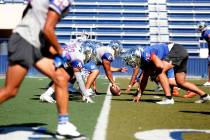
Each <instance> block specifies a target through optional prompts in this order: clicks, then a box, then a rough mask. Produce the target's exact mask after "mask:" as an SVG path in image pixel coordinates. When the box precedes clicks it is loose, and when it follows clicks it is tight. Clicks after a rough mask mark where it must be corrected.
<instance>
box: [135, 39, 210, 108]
mask: <svg viewBox="0 0 210 140" xmlns="http://www.w3.org/2000/svg"><path fill="white" fill-rule="evenodd" d="M134 55H135V57H134V58H135V59H137V62H138V63H137V64H139V65H140V64H141V65H142V68H147V69H146V70H144V72H143V73H142V74H143V76H142V79H141V83H140V90H139V92H138V94H137V96H141V93H142V92H143V91H144V89H145V87H146V84H147V80H148V77H149V75H150V74H151V72H152V71H154V70H155V71H156V72H157V74H158V79H159V80H160V83H161V85H162V87H163V90H164V92H165V95H166V97H165V98H163V100H162V101H159V102H157V103H158V104H174V100H173V98H172V96H171V93H170V86H169V81H168V78H167V76H166V72H167V71H168V70H169V69H171V68H174V74H175V80H176V83H177V85H178V86H179V87H180V88H184V89H187V90H189V91H193V92H195V93H197V94H198V95H200V100H198V101H195V103H204V102H206V101H209V100H210V96H209V95H208V94H206V93H205V92H204V91H202V90H201V89H199V88H198V87H197V86H196V85H194V84H193V83H190V82H187V81H186V79H185V78H186V71H187V60H188V53H187V50H186V49H185V48H184V47H183V46H181V45H179V44H174V43H172V42H170V43H168V44H164V43H163V44H154V45H152V46H148V47H146V48H144V49H143V50H142V49H138V50H136V51H135V52H134Z"/></svg>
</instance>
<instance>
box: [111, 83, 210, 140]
mask: <svg viewBox="0 0 210 140" xmlns="http://www.w3.org/2000/svg"><path fill="white" fill-rule="evenodd" d="M120 81H122V80H120ZM126 82H127V81H124V83H126ZM193 82H194V83H196V84H197V85H200V84H201V83H203V81H198V80H195V81H193ZM123 87H126V86H123ZM154 88H155V85H154V83H149V84H148V86H147V89H146V91H145V93H144V95H143V97H142V100H141V102H140V103H139V104H137V103H133V102H132V96H131V95H128V94H123V95H122V96H120V97H114V98H113V99H112V100H113V101H112V109H111V114H110V121H109V127H108V134H109V135H108V138H107V139H108V140H115V139H121V138H123V139H124V140H133V139H134V133H135V132H138V131H145V130H152V129H164V128H165V129H182V128H189V129H210V125H209V124H210V102H208V103H205V104H195V103H193V102H194V101H195V100H196V99H198V97H195V98H193V99H184V98H181V97H176V98H175V101H176V102H175V104H174V105H158V104H155V102H156V101H158V100H160V99H156V98H154V96H160V97H161V98H162V97H163V94H162V93H161V92H153V91H151V90H152V89H154ZM201 88H202V89H204V90H205V91H209V88H204V87H201ZM133 92H134V91H132V92H131V93H133ZM181 94H182V95H184V91H183V90H181ZM151 137H152V136H151ZM184 138H186V139H187V140H192V139H194V140H195V139H200V140H201V139H202V140H209V139H210V134H185V135H184Z"/></svg>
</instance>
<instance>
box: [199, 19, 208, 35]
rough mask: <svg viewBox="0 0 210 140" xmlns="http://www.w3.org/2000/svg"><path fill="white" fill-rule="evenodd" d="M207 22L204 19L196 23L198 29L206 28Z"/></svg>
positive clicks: (201, 30)
mask: <svg viewBox="0 0 210 140" xmlns="http://www.w3.org/2000/svg"><path fill="white" fill-rule="evenodd" d="M207 26H208V24H207V23H206V22H204V21H201V22H199V23H198V31H199V32H203V31H205V30H206V29H207Z"/></svg>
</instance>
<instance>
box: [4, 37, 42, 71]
mask: <svg viewBox="0 0 210 140" xmlns="http://www.w3.org/2000/svg"><path fill="white" fill-rule="evenodd" d="M41 58H43V55H42V53H41V50H40V49H37V48H35V47H34V46H33V45H31V44H30V43H29V42H27V41H26V40H25V39H24V38H22V37H21V36H20V35H19V34H17V33H13V34H12V36H11V37H10V40H9V44H8V60H9V63H10V64H19V65H21V66H23V67H25V68H30V67H32V66H33V65H34V64H35V63H36V62H37V61H38V60H40V59H41Z"/></svg>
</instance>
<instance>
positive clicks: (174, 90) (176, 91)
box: [172, 87, 179, 97]
mask: <svg viewBox="0 0 210 140" xmlns="http://www.w3.org/2000/svg"><path fill="white" fill-rule="evenodd" d="M172 95H173V96H176V97H177V96H179V88H178V87H173V93H172Z"/></svg>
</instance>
